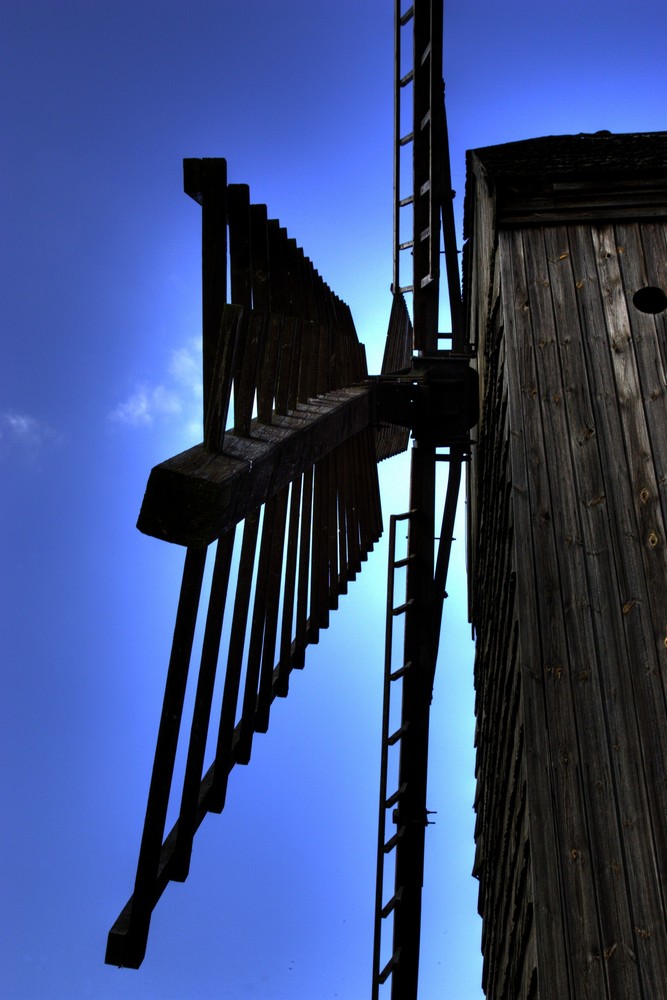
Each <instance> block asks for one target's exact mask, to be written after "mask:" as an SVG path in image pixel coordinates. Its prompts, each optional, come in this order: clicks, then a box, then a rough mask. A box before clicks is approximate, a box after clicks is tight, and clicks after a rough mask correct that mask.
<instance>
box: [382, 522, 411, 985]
mask: <svg viewBox="0 0 667 1000" xmlns="http://www.w3.org/2000/svg"><path fill="white" fill-rule="evenodd" d="M411 515H412V512H411V511H408V512H407V513H405V514H392V515H391V517H390V519H389V546H388V547H389V555H388V564H387V603H386V617H385V643H384V677H383V691H382V727H381V751H380V797H379V804H378V839H377V865H376V879H375V923H374V932H373V980H372V983H373V985H372V1000H378V997H379V987H380V986H381V985H382V984H383V983H384V982H385V981H386V980H387V979H388V977H389V975H390V974H391V973H392V972H393V969H394V968H395V966H396V964H397V962H398V956H397V955H396V953H394V954H393V955H392V958H391V959H390V961H389V962H388V963H387V965H386V966H385V967H384V969H382V970H381V969H380V960H381V949H382V921H383V920H384V919H386V918H387V917H388V916H389V915H390V913H392V912H393V911H394V909H395V908H396V906H398V905H399V904H400V898H401V890H400V887H399V888H398V889H397V890H396V891H395V893H394V895H393V896H392V898H391V899H390V900H389V902H388V903H387V904H386V905H385V904H384V903H383V893H384V863H385V856H386V855H387V854H389V853H390V852H391V851H392V850H393V849H394V847H395V846H396V844H397V843H398V840H399V839H400V836H401V833H402V831H401V830H400V828H399V829H398V830H397V831H396V833H395V834H394V835H393V836H392V837H391V838H390V839H389V840H388V841H387V840H386V839H385V838H386V832H387V810H388V809H391V808H392V806H394V805H395V804H396V803H397V802H398V800H399V799H400V796H401V793H402V788H401V787H399V788H398V789H397V790H396V791H395V792H393V793H392V795H390V796H388V795H387V780H388V771H389V748H390V747H391V746H394V745H395V744H396V743H398V742H399V741H400V739H401V737H402V736H403V734H404V732H405V730H406V724H405V723H404V724H403V725H402V726H401V727H400V728H399V729H398V730H397V731H396V732H395V733H392V734H390V732H389V726H390V719H391V689H392V684H393V683H394V682H395V681H396V680H398V679H399V678H400V677H403V676H404V674H405V672H406V671H407V670H408V669H409V666H410V665H409V664H403V666H402V667H400V668H399V669H398V670H395V671H392V651H393V640H394V618H396V617H397V616H398V615H400V614H404V613H405V611H406V609H407V607H408V606H409V604H410V602H409V600H406V601H405V602H404V603H403V604H401V605H400V606H399V607H394V598H395V570H396V569H398V568H400V567H401V566H405V565H406V563H407V562H408V559H399V560H397V559H396V526H397V524H398V522H399V521H405V520H408V519H409V518H410V517H411Z"/></svg>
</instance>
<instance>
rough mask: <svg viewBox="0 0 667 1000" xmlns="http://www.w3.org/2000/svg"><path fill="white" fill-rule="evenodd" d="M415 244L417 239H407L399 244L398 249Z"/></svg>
mask: <svg viewBox="0 0 667 1000" xmlns="http://www.w3.org/2000/svg"><path fill="white" fill-rule="evenodd" d="M414 245H415V241H414V240H406V241H405V243H399V244H398V249H399V250H407V249H408V247H413V246H414Z"/></svg>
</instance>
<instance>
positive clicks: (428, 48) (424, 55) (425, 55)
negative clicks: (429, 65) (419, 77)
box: [422, 42, 431, 66]
mask: <svg viewBox="0 0 667 1000" xmlns="http://www.w3.org/2000/svg"><path fill="white" fill-rule="evenodd" d="M430 54H431V43H430V42H429V43H428V45H427V46H426V48H425V49H424V51H423V52H422V66H423V65H424V63H425V62H426V60H427V59H428V57H429V56H430Z"/></svg>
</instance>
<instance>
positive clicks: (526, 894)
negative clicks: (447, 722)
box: [464, 133, 667, 1000]
mask: <svg viewBox="0 0 667 1000" xmlns="http://www.w3.org/2000/svg"><path fill="white" fill-rule="evenodd" d="M665 163H667V133H659V134H651V135H610V134H596V135H575V136H564V137H551V138H545V139H536V140H532V141H528V142H518V143H511V144H509V145H505V146H496V147H491V148H487V149H478V150H475V151H473V152H471V153H469V154H468V188H467V199H466V231H467V236H468V238H469V242H468V246H467V256H466V258H465V263H464V289H465V302H466V307H467V315H468V329H469V334H470V337H471V340H472V343H473V344H474V346H475V348H476V352H477V357H478V367H479V375H480V386H481V409H480V425H479V428H478V443H477V446H476V447H475V448H474V450H473V462H472V476H471V488H470V494H469V496H470V503H471V505H472V516H471V533H470V565H471V574H470V584H471V594H472V605H471V606H472V617H473V622H474V627H475V630H476V636H477V654H476V665H475V683H476V690H477V748H478V749H477V777H478V792H477V802H476V809H477V829H476V842H477V856H476V864H475V873H476V875H477V877H478V878H479V881H480V892H479V900H480V912H481V914H482V916H483V920H484V924H483V926H484V931H483V952H484V983H483V985H484V989H485V991H486V994H487V996H489V997H491V998H493V1000H501V998H502V1000H538V998H539V1000H565V998H568V1000H575V998H576V1000H584V998H586V1000H620V998H623V1000H639V998H644V1000H646V998H649V997H651V998H656V997H662V996H665V992H666V990H667V921H666V917H667V908H666V897H667V674H666V667H667V552H666V548H665V541H666V535H665V520H666V513H667V492H666V488H667V409H666V398H667V397H666V389H667V323H666V316H667V312H665V308H666V307H667V172H666V170H665Z"/></svg>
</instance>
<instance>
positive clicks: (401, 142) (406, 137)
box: [398, 132, 415, 146]
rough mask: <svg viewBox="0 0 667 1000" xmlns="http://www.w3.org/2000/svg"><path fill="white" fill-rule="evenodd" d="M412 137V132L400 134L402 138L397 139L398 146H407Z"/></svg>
mask: <svg viewBox="0 0 667 1000" xmlns="http://www.w3.org/2000/svg"><path fill="white" fill-rule="evenodd" d="M414 137H415V134H414V132H407V133H406V134H405V135H404V136H402V138H400V139H399V140H398V144H399V146H407V144H408V143H409V142H412V140H413V139H414Z"/></svg>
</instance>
